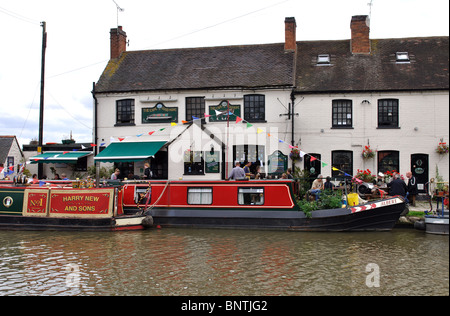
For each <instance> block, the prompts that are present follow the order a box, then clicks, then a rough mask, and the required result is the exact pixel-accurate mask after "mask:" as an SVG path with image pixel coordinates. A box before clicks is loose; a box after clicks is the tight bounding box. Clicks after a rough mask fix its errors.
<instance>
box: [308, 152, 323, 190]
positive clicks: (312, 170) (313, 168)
mask: <svg viewBox="0 0 450 316" xmlns="http://www.w3.org/2000/svg"><path fill="white" fill-rule="evenodd" d="M312 157H314V158H315V159H311V158H312ZM304 159H305V160H304V161H305V170H308V172H309V180H310V181H309V182H310V183H311V184H312V183H313V181H314V180H315V179H317V177H318V176H319V175H320V174H321V172H322V163H321V162H320V160H321V159H322V156H321V155H320V154H308V155H305V158H304Z"/></svg>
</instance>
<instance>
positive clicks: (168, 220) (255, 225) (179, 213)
mask: <svg viewBox="0 0 450 316" xmlns="http://www.w3.org/2000/svg"><path fill="white" fill-rule="evenodd" d="M394 201H396V203H395V204H392V205H387V206H384V207H383V206H381V207H376V208H371V209H367V210H364V211H358V212H355V211H354V210H353V209H330V210H321V211H315V212H313V213H312V216H311V217H310V218H308V217H307V216H306V215H305V214H304V213H303V212H301V211H279V210H278V211H277V210H273V211H270V210H269V211H267V210H264V211H262V210H209V211H205V210H204V209H191V210H185V209H179V208H176V209H173V208H166V209H154V210H152V212H151V215H152V217H153V219H154V223H155V225H159V226H161V227H182V228H224V229H258V230H261V229H263V230H284V231H311V232H327V231H328V232H330V231H331V232H344V231H389V230H392V229H393V228H394V226H395V224H396V223H397V221H398V219H399V217H400V214H401V213H402V212H403V210H404V208H405V204H404V202H403V201H401V200H400V199H398V200H397V199H395V200H394ZM371 205H372V204H371Z"/></svg>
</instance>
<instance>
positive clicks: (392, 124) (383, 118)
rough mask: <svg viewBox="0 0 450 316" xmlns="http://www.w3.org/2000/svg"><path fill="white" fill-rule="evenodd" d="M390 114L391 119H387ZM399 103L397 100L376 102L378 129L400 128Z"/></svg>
mask: <svg viewBox="0 0 450 316" xmlns="http://www.w3.org/2000/svg"><path fill="white" fill-rule="evenodd" d="M390 113H391V116H392V118H389V116H390V115H389V114H390ZM399 122H400V101H399V99H379V100H378V128H385V129H386V128H387V129H389V128H392V129H395V128H400V127H399Z"/></svg>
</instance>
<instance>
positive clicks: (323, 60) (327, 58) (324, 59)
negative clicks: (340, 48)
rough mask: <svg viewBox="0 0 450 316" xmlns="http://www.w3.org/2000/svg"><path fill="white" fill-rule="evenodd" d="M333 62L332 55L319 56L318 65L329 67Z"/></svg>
mask: <svg viewBox="0 0 450 316" xmlns="http://www.w3.org/2000/svg"><path fill="white" fill-rule="evenodd" d="M330 62H331V60H330V55H328V54H322V55H319V56H317V65H329V64H330Z"/></svg>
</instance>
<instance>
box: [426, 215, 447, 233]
mask: <svg viewBox="0 0 450 316" xmlns="http://www.w3.org/2000/svg"><path fill="white" fill-rule="evenodd" d="M448 226H449V218H448V216H447V217H426V218H425V231H426V232H427V233H428V234H434V235H448V234H449V232H448Z"/></svg>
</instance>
